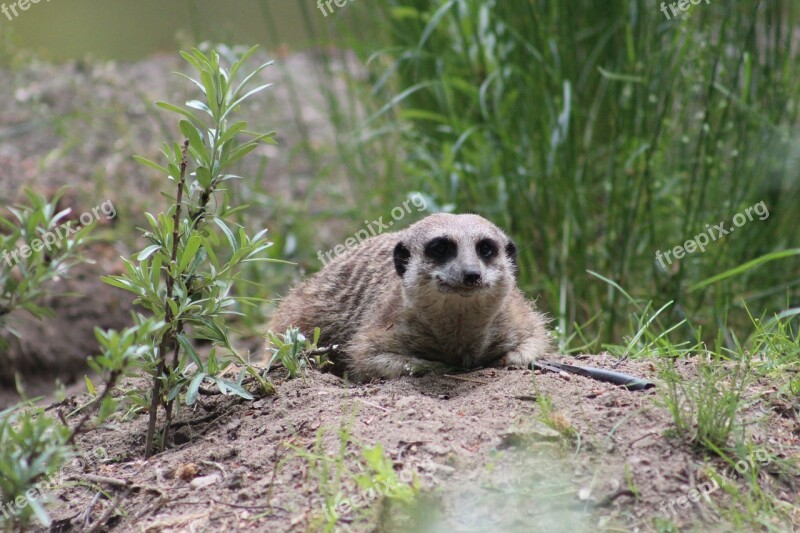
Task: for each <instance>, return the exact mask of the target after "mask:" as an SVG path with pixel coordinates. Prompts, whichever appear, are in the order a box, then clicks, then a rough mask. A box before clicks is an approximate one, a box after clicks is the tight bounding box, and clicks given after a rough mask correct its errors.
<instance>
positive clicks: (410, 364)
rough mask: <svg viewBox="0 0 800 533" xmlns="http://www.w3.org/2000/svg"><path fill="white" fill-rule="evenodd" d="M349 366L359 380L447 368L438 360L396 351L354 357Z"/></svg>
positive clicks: (422, 373)
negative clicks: (401, 353) (429, 359)
mask: <svg viewBox="0 0 800 533" xmlns="http://www.w3.org/2000/svg"><path fill="white" fill-rule="evenodd" d="M347 366H348V368H349V369H350V370H351V371H352V376H351V377H353V378H354V379H356V380H359V381H367V380H369V379H373V378H384V379H394V378H399V377H401V376H423V375H425V374H428V373H430V372H436V371H439V370H445V369H446V368H447V367H445V366H444V365H442V364H441V363H437V362H436V361H427V360H425V359H419V358H417V357H410V356H407V355H400V354H396V353H381V354H375V355H370V356H368V357H359V358H352V359H351V360H350V362H349V364H348V365H347Z"/></svg>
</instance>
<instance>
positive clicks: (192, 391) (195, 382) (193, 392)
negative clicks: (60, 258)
mask: <svg viewBox="0 0 800 533" xmlns="http://www.w3.org/2000/svg"><path fill="white" fill-rule="evenodd" d="M205 378H206V373H205V372H199V373H198V374H197V375H196V376H195V377H194V379H192V381H191V383H189V387H188V388H187V389H186V399H185V402H186V405H194V403H195V402H196V401H197V394H198V393H199V392H200V384H201V383H203V380H204V379H205Z"/></svg>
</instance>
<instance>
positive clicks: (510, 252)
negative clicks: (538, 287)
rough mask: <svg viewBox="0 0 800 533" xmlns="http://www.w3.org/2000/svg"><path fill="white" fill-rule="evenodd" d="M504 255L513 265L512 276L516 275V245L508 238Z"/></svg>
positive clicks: (517, 269)
mask: <svg viewBox="0 0 800 533" xmlns="http://www.w3.org/2000/svg"><path fill="white" fill-rule="evenodd" d="M506 255H507V256H508V259H509V260H510V261H511V264H512V265H513V267H514V277H516V276H517V274H518V273H519V267H517V245H516V244H514V241H512V240H510V239H509V241H508V243H507V244H506Z"/></svg>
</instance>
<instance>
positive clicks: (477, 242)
mask: <svg viewBox="0 0 800 533" xmlns="http://www.w3.org/2000/svg"><path fill="white" fill-rule="evenodd" d="M399 236H400V241H399V242H398V243H397V244H396V245H395V248H394V265H395V270H396V271H397V274H398V275H400V276H401V277H402V285H403V291H404V294H405V295H406V297H407V298H413V299H418V298H420V297H424V298H426V299H427V300H429V299H431V298H436V297H437V296H439V297H451V296H452V297H463V298H471V299H472V298H479V299H484V298H489V299H494V300H497V301H499V300H502V298H503V297H505V295H506V294H507V293H508V291H509V290H510V289H511V287H513V286H514V285H515V283H516V274H517V263H516V246H515V245H514V242H513V241H512V240H511V239H510V238H509V237H508V236H507V235H506V234H505V233H503V232H502V230H500V228H498V227H497V226H495V225H494V224H492V223H491V222H489V221H488V220H486V219H485V218H483V217H480V216H478V215H451V214H443V213H439V214H435V215H431V216H428V217H426V218H424V219H423V220H421V221H419V222H417V223H416V224H414V225H412V226H410V227H409V228H408V229H406V230H405V231H403V232H401V233H400V234H399Z"/></svg>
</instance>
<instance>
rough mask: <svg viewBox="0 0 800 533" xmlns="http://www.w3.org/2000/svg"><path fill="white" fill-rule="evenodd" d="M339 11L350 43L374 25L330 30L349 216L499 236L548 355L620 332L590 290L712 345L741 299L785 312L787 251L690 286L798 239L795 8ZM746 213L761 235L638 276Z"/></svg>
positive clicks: (739, 321) (435, 2)
mask: <svg viewBox="0 0 800 533" xmlns="http://www.w3.org/2000/svg"><path fill="white" fill-rule="evenodd" d="M346 9H347V11H348V12H350V13H348V16H352V17H354V18H355V20H356V21H357V24H355V25H354V26H355V27H356V28H363V27H373V28H379V31H374V32H371V33H370V34H369V35H364V34H356V33H355V30H348V29H347V25H344V26H342V28H341V31H344V32H345V37H342V38H340V41H339V44H340V45H341V46H342V47H350V48H352V49H355V50H356V51H357V52H358V53H359V56H360V58H361V60H362V62H363V63H364V65H366V68H367V71H368V76H369V84H368V86H367V85H365V84H361V85H357V84H353V85H352V86H351V88H350V90H351V91H353V92H352V93H351V94H352V95H353V98H355V99H357V100H358V103H359V106H358V108H357V111H361V113H362V115H363V114H366V115H367V117H366V118H364V119H359V118H358V113H351V114H350V115H347V116H346V117H344V118H343V115H341V114H336V115H332V116H335V117H336V121H335V124H336V125H337V127H338V128H339V132H340V136H341V138H342V139H354V140H355V141H354V142H353V143H351V144H350V145H349V146H344V147H343V148H349V150H344V151H342V155H343V158H344V161H345V163H344V164H345V165H347V168H348V170H349V172H350V175H351V177H352V179H354V180H355V181H356V183H357V184H358V185H359V186H358V187H355V188H354V190H355V191H357V194H359V195H360V196H359V197H358V198H357V199H358V202H356V203H357V204H359V205H374V204H375V203H376V202H378V203H381V202H382V203H383V205H385V206H390V205H393V204H394V203H396V201H397V198H398V197H399V196H402V195H403V194H405V193H406V192H408V191H412V190H420V191H424V192H425V193H427V194H428V195H430V196H431V197H432V199H433V200H434V201H435V203H436V205H439V206H446V207H444V208H445V209H452V210H454V211H458V212H465V211H473V212H478V213H481V214H483V215H485V216H487V217H489V218H491V219H493V220H495V221H496V222H498V223H499V224H501V225H503V226H504V227H505V228H507V229H508V230H509V231H510V232H511V233H512V234H513V236H514V237H515V238H516V240H517V242H518V245H519V250H520V255H521V258H520V264H521V265H522V272H521V281H522V283H523V285H524V286H525V288H526V289H527V290H528V291H529V292H530V293H531V294H534V295H536V294H541V299H540V303H541V304H542V306H543V307H544V308H546V309H547V310H548V311H549V312H550V313H551V315H553V317H554V319H555V323H556V325H557V327H558V328H559V330H560V332H561V333H562V337H561V338H562V348H563V349H566V348H568V346H567V344H568V343H567V340H566V339H569V338H574V337H575V335H574V334H575V333H578V332H579V333H580V338H581V342H582V343H587V342H588V345H587V346H586V347H587V348H591V347H594V348H597V347H599V345H600V343H601V342H610V341H612V340H613V339H615V338H618V337H619V336H620V335H621V334H622V332H623V331H624V330H625V328H626V327H627V326H626V322H627V321H628V316H629V313H630V312H631V307H630V306H631V301H630V300H629V299H628V298H624V297H623V296H622V293H621V292H620V291H618V290H615V289H614V288H613V287H612V286H611V285H609V284H608V283H606V282H604V281H603V278H605V279H607V280H611V281H613V282H614V283H616V284H617V285H618V286H620V287H623V288H624V289H625V290H626V291H627V292H628V293H629V294H630V295H632V296H633V297H634V298H636V299H637V300H645V301H650V300H652V301H653V305H654V308H655V309H660V308H661V307H662V306H664V304H666V303H667V302H669V301H672V302H674V304H673V305H671V306H669V307H668V309H669V311H668V312H664V313H662V315H661V316H659V317H658V321H664V324H669V323H677V322H680V321H681V320H683V319H685V318H689V319H690V320H688V321H686V322H685V323H684V325H683V326H681V328H678V329H677V330H676V331H674V332H673V335H678V336H681V335H683V336H685V337H686V338H695V336H696V331H694V328H695V327H697V326H706V327H704V328H703V331H704V332H708V334H709V335H712V336H714V335H715V332H716V331H717V330H723V337H725V336H726V335H725V330H726V328H728V327H730V328H738V327H745V328H746V327H748V323H749V320H748V318H747V313H746V312H745V310H744V307H743V305H742V301H747V302H748V304H749V305H750V306H751V307H754V308H757V309H763V310H767V311H769V312H772V311H782V310H786V309H787V308H789V307H791V306H792V305H796V303H797V299H798V283H799V282H800V276H798V273H799V271H800V261H798V258H797V257H796V256H795V257H787V258H784V259H781V260H778V261H772V262H768V263H764V264H763V265H762V266H760V267H759V268H754V269H748V270H746V271H743V272H742V273H741V274H739V275H737V276H732V277H728V278H725V279H723V280H721V281H718V282H716V283H714V284H710V285H707V286H703V287H702V288H700V289H698V290H695V291H690V290H688V289H689V287H691V286H694V285H695V284H697V283H698V282H701V281H702V280H705V279H707V278H710V277H711V276H713V275H715V274H717V273H719V272H722V271H725V270H728V269H731V268H734V267H736V266H738V265H741V264H743V263H745V262H747V261H749V260H752V259H754V258H757V257H759V256H761V255H764V254H767V253H769V252H774V251H778V250H784V249H788V248H795V247H797V246H798V241H800V236H798V231H797V228H798V227H799V225H800V224H799V223H800V215H799V214H798V210H797V208H796V205H797V203H798V199H799V198H798V177H800V176H798V172H799V171H798V165H797V163H798V157H800V135H798V127H797V124H798V110H799V108H798V105H799V102H800V100H799V99H798V95H799V94H800V91H799V89H800V68H799V67H800V61H798V57H797V56H798V49H797V48H798V47H797V41H798V39H797V32H798V23H800V18H799V17H798V15H800V10H798V8H797V6H796V5H795V4H794V3H793V2H791V1H790V0H784V1H769V2H768V1H759V2H733V3H722V2H712V3H710V4H706V3H701V4H700V5H697V6H694V7H692V8H691V11H690V12H689V13H688V14H685V15H683V16H681V17H675V18H672V20H667V19H666V18H665V16H664V15H663V13H662V12H661V11H660V10H659V8H658V3H654V2H649V1H642V0H612V1H609V2H591V1H588V0H582V1H570V2H549V1H546V0H503V1H500V0H411V1H403V2H399V1H387V2H376V3H369V4H364V3H353V4H348V6H347V8H346ZM343 11H344V10H343ZM348 31H349V33H348ZM793 32H794V37H795V38H794V40H793V39H792V33H793ZM376 50H378V52H376ZM332 105H340V106H341V105H346V104H332ZM355 124H358V127H357V129H356V130H355V133H354V130H353V129H351V128H353V127H354V125H355ZM761 201H763V202H764V203H765V205H766V207H767V208H768V210H769V218H767V219H766V220H764V221H759V220H757V219H756V220H754V221H752V222H749V223H748V224H746V225H744V226H742V227H741V228H738V231H737V232H735V233H732V234H730V235H728V236H726V237H723V238H721V239H720V240H718V241H716V242H713V243H711V244H710V245H709V246H708V247H707V249H706V251H705V252H704V253H700V252H695V253H693V254H690V255H687V256H686V257H685V258H684V259H682V260H673V261H672V263H671V264H669V263H666V264H665V265H664V266H663V267H662V265H661V264H660V263H659V262H658V261H656V259H655V254H656V252H657V251H666V250H670V249H672V248H674V247H675V246H678V245H682V244H684V242H685V241H687V240H688V239H690V238H693V237H694V236H695V235H697V234H698V233H700V232H702V231H705V230H706V225H707V224H717V223H719V222H720V221H726V224H727V227H730V226H731V218H732V217H733V216H734V215H735V214H736V213H738V212H741V211H743V210H744V209H745V208H746V207H748V206H751V205H754V204H756V203H758V202H761ZM589 271H593V272H596V273H599V274H601V276H602V277H601V278H599V279H598V277H597V276H593V275H590V274H589Z"/></svg>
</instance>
